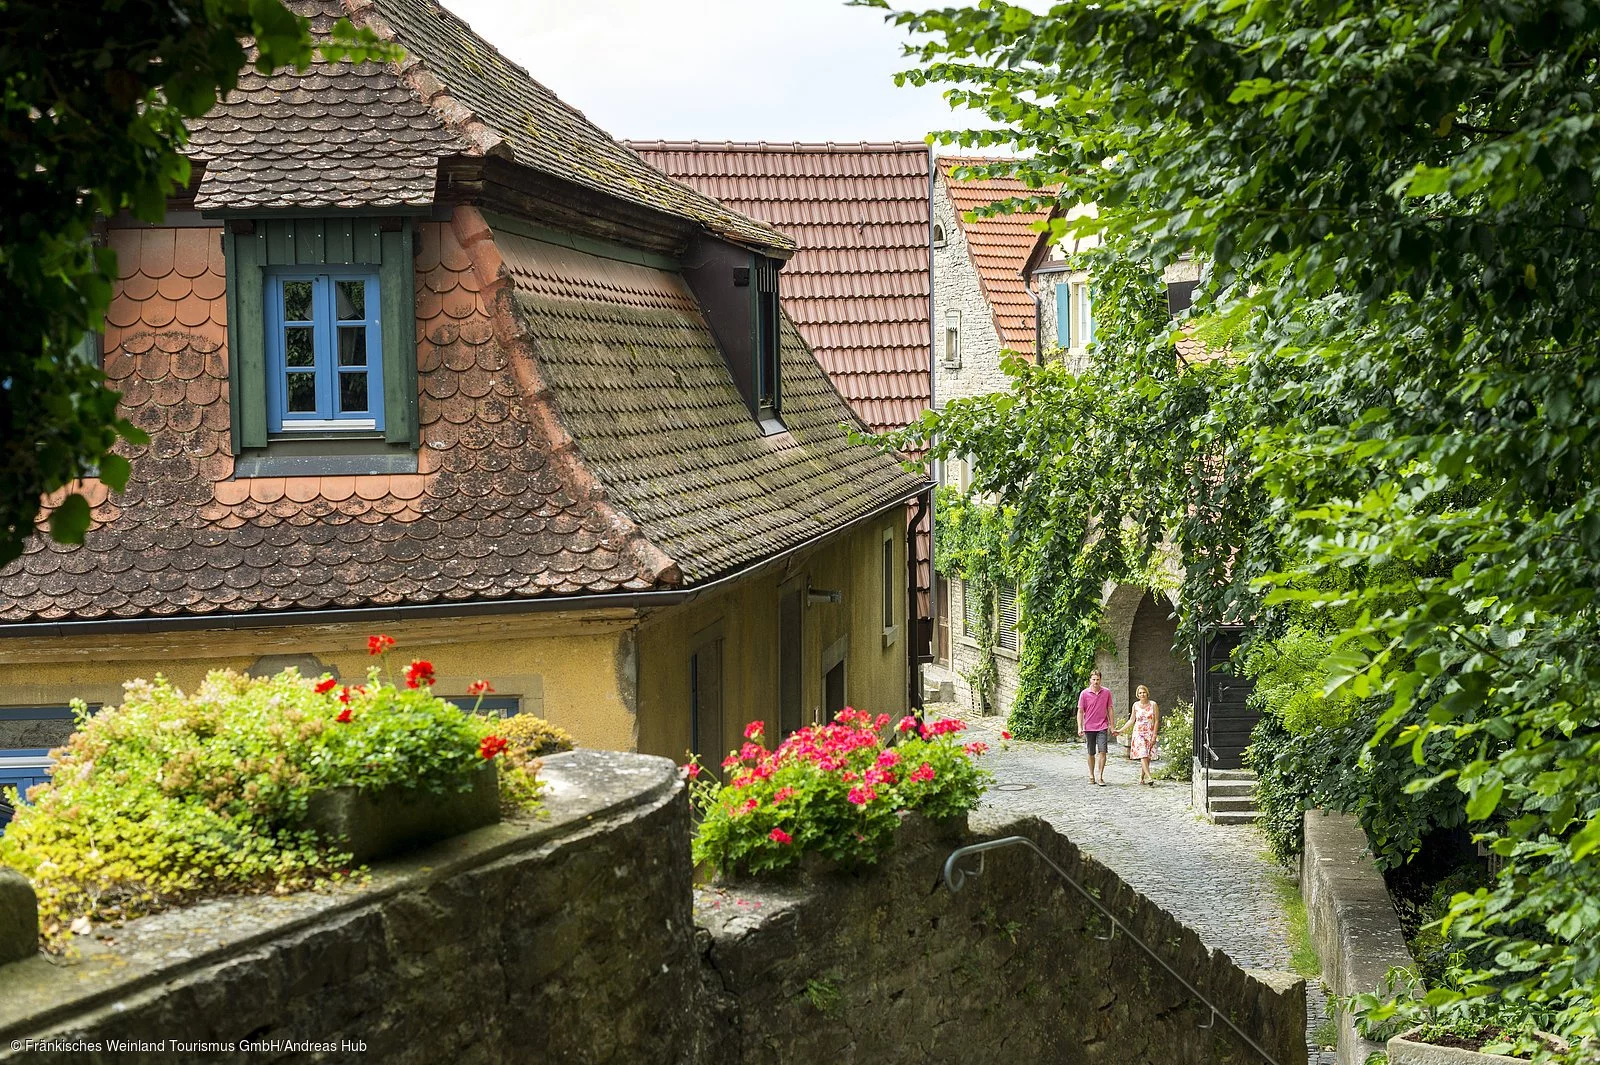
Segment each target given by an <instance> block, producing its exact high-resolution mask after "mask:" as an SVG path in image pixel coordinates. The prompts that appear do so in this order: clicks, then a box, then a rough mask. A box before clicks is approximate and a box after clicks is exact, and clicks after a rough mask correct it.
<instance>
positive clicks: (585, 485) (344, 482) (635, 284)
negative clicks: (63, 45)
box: [0, 208, 920, 627]
mask: <svg viewBox="0 0 1600 1065" xmlns="http://www.w3.org/2000/svg"><path fill="white" fill-rule="evenodd" d="M217 235H218V234H217V230H216V229H211V228H188V229H165V228H162V229H113V230H112V231H111V233H110V243H111V246H112V248H113V249H114V250H116V251H117V253H118V262H119V264H120V265H121V268H122V271H123V276H122V277H121V278H119V280H118V281H117V285H116V289H115V294H114V298H113V300H112V304H111V308H110V311H109V313H108V316H107V317H108V321H107V329H106V334H105V337H106V339H105V344H106V352H107V354H106V361H105V368H106V374H107V376H108V377H109V378H110V379H111V381H112V384H113V385H114V386H115V387H116V388H118V389H120V390H121V392H122V404H123V408H124V410H125V412H126V414H127V417H128V418H129V420H130V421H132V422H133V423H134V424H135V425H137V426H139V427H140V428H141V429H143V430H144V431H145V432H147V433H148V434H149V435H150V443H149V444H148V445H144V446H140V447H128V446H126V445H123V446H122V447H121V448H120V451H121V453H122V454H124V455H126V456H127V457H129V458H130V459H132V460H133V474H132V477H131V478H130V479H129V482H128V487H127V489H126V491H124V492H121V493H117V494H109V493H108V492H107V491H106V488H105V486H104V485H103V484H101V483H100V482H98V481H90V482H88V483H86V484H84V485H75V486H73V487H74V488H80V489H81V490H83V491H84V492H85V494H86V495H87V496H88V498H89V502H90V504H91V517H92V524H91V527H90V530H89V532H88V535H87V536H86V538H85V541H84V544H83V545H82V546H81V547H71V546H68V545H63V544H58V543H55V542H54V541H52V540H51V539H50V538H49V536H47V535H43V534H42V533H41V534H40V535H37V536H34V537H33V538H32V539H31V540H30V541H29V543H28V545H27V548H26V550H25V552H24V554H23V556H22V557H21V558H20V559H17V560H16V561H14V562H12V563H11V564H9V565H8V566H6V567H5V568H4V569H0V627H3V624H4V623H6V622H31V621H53V620H58V619H67V618H72V619H95V618H111V619H126V618H140V617H152V616H155V617H159V616H172V615H179V614H182V615H202V616H203V615H227V614H237V613H242V612H246V611H249V612H258V611H277V610H282V611H289V610H314V609H326V608H346V607H367V606H388V605H394V604H400V603H406V604H421V603H448V602H459V601H466V600H472V601H489V600H513V599H533V598H548V597H552V596H572V595H581V594H583V593H590V592H628V591H645V590H653V589H670V588H675V587H680V586H682V585H683V584H684V583H685V582H686V581H687V582H690V583H692V582H695V581H699V580H702V579H704V578H706V577H709V576H713V575H716V574H718V573H721V572H723V571H725V570H727V569H730V568H733V567H737V566H740V565H742V564H745V563H748V562H753V561H759V560H760V559H762V558H765V557H767V556H769V555H770V554H772V553H774V552H776V551H779V550H782V549H784V548H787V547H791V546H795V545H797V544H799V543H802V542H803V541H805V540H806V539H808V538H810V537H813V536H816V535H818V534H820V533H825V532H828V531H831V530H833V529H836V528H838V527H839V526H840V525H842V524H843V523H844V522H847V521H849V520H850V519H851V518H854V517H857V516H859V515H863V514H866V513H870V512H872V511H873V510H875V509H877V508H880V507H882V506H884V505H886V504H887V503H889V502H893V501H894V500H896V499H899V498H902V497H904V496H906V495H908V494H910V493H911V492H913V491H915V489H916V488H917V487H918V485H919V483H920V481H919V479H918V478H916V477H914V476H911V475H909V474H906V473H904V472H903V471H902V470H901V469H900V467H899V465H898V464H897V463H895V462H894V461H892V460H891V459H889V458H888V457H886V456H884V455H882V454H881V453H880V452H878V451H877V450H876V449H874V448H871V447H869V446H866V445H852V444H850V443H849V440H848V437H847V436H846V434H845V432H844V430H843V429H842V428H841V427H840V423H841V422H848V421H850V420H851V415H850V412H849V409H848V408H847V407H846V406H845V404H844V402H843V401H842V400H841V399H840V398H839V396H838V394H837V393H836V392H835V391H834V390H833V388H832V387H831V386H830V385H829V384H828V381H827V378H826V377H825V376H824V375H823V373H822V371H821V369H820V368H819V367H818V366H817V364H816V362H815V360H814V359H812V358H811V356H810V355H809V353H807V351H806V350H805V347H804V344H803V343H802V342H801V340H800V338H799V336H798V335H797V334H795V333H794V332H793V330H792V329H791V330H786V331H785V333H784V349H783V370H784V374H785V390H784V397H785V403H784V414H785V417H786V418H787V420H788V422H789V425H790V429H791V432H790V433H787V434H781V435H779V436H774V437H763V436H762V435H761V434H760V432H759V431H758V430H757V428H756V424H755V421H754V419H753V418H752V417H751V415H750V413H749V411H748V409H747V408H746V407H745V406H744V401H743V399H742V397H741V396H740V394H739V392H738V390H737V388H736V386H735V385H734V383H733V380H732V377H731V376H730V375H729V373H728V370H727V367H726V365H725V363H724V362H723V360H722V356H721V354H720V353H719V352H718V349H717V348H716V346H715V343H714V341H713V340H712V338H711V335H710V332H709V330H708V329H707V327H706V325H705V322H704V320H703V319H702V318H701V317H700V312H699V309H698V308H697V306H696V305H695V303H694V301H693V299H692V298H691V297H690V296H689V294H688V292H687V291H686V290H685V289H684V288H683V285H682V281H681V279H679V277H678V276H677V275H676V274H673V273H669V272H665V271H658V270H653V269H650V268H646V267H638V266H628V265H624V264H620V263H615V262H613V261H611V260H607V259H599V258H595V257H593V256H590V255H584V254H581V253H578V252H571V251H566V250H563V249H557V248H554V247H552V246H550V245H544V244H538V243H535V242H533V241H530V240H524V239H522V238H517V237H513V236H510V235H509V234H497V235H491V233H490V231H489V229H488V227H487V226H486V225H484V224H483V221H482V219H481V218H480V217H479V216H478V214H477V212H476V211H475V210H473V209H471V208H458V209H457V211H456V214H455V218H454V220H453V221H452V222H449V223H441V222H423V223H418V252H417V257H416V270H417V297H416V303H417V334H418V335H417V345H418V376H419V385H420V393H419V400H418V403H419V406H418V413H419V421H420V422H421V436H422V447H421V450H420V452H419V457H418V459H419V466H418V472H417V473H415V474H395V475H376V476H353V477H351V476H337V477H336V476H323V477H251V478H240V479H234V478H233V471H234V459H233V456H232V455H231V454H230V452H229V446H228V441H229V417H228V405H227V390H228V379H227V378H228V374H227V365H226V362H225V359H224V356H223V352H224V349H225V344H226V339H227V336H226V334H227V324H226V300H225V299H224V281H223V278H224V274H223V263H222V255H221V251H220V242H219V241H218V239H217ZM502 256H503V258H502ZM508 267H509V269H507V268H508ZM508 287H512V288H513V291H514V302H515V307H514V308H513V300H511V299H507V298H506V297H505V292H504V290H505V289H506V288H508ZM41 520H42V519H41Z"/></svg>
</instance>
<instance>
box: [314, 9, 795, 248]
mask: <svg viewBox="0 0 1600 1065" xmlns="http://www.w3.org/2000/svg"><path fill="white" fill-rule="evenodd" d="M335 3H336V4H338V5H340V6H342V7H343V8H344V10H345V11H347V12H348V13H349V15H350V17H351V19H352V20H353V21H356V22H358V23H359V24H364V25H366V26H368V27H369V28H371V29H372V30H373V32H374V33H376V34H377V35H378V36H379V37H380V38H381V39H383V40H385V41H394V42H398V43H400V44H402V45H403V46H405V47H406V51H407V55H406V57H405V58H404V59H403V60H401V61H400V62H399V63H398V64H388V65H389V66H390V67H391V68H393V69H396V70H397V72H398V73H399V75H400V77H401V79H402V80H403V81H405V83H406V84H407V87H408V88H410V89H411V91H413V92H415V93H416V94H417V95H418V97H419V99H420V100H421V101H422V102H423V103H424V104H425V105H426V106H428V107H429V108H431V109H432V110H433V111H434V113H435V114H437V115H439V116H440V118H441V119H443V120H444V122H445V124H446V126H447V127H448V128H449V129H451V130H452V131H453V132H455V133H456V134H457V135H458V136H460V137H461V138H462V139H463V140H464V141H465V142H466V143H467V144H468V145H469V146H470V147H471V148H472V149H473V151H471V152H469V154H475V155H491V154H492V155H497V156H500V157H503V158H506V159H508V160H510V161H512V162H514V163H516V164H518V165H519V166H523V167H527V168H528V169H530V170H533V171H537V172H541V173H545V174H549V175H551V176H553V177H557V178H561V179H564V180H570V181H575V182H577V183H578V184H580V185H584V184H586V185H589V186H591V187H593V188H595V189H596V190H597V191H599V192H601V193H603V194H606V195H609V196H611V197H613V198H616V199H621V200H624V201H629V202H636V203H641V204H643V205H644V206H646V207H649V208H651V209H652V210H656V211H659V212H661V213H663V214H666V215H669V216H674V217H678V218H681V219H683V220H685V221H688V222H691V223H693V224H694V225H697V226H699V227H700V228H702V229H704V230H706V231H708V232H710V233H713V234H715V235H716V236H719V237H721V238H723V239H726V240H732V241H734V242H736V243H744V244H747V245H750V246H755V247H766V248H770V249H772V250H775V251H778V252H780V253H782V252H791V253H792V251H793V249H794V243H793V241H792V240H791V239H790V238H789V237H788V236H787V235H786V234H784V233H783V232H781V231H780V230H778V229H777V228H775V227H773V226H771V225H769V224H767V223H765V222H762V221H760V220H759V219H754V218H751V217H749V216H748V215H745V214H743V213H741V212H739V211H736V210H734V209H733V208H730V207H728V206H727V205H726V204H723V203H722V202H721V201H719V200H717V199H715V198H714V197H710V196H707V195H706V194H704V193H703V192H701V191H699V190H698V189H696V188H695V187H694V186H692V185H690V184H688V183H687V182H684V181H680V180H678V179H676V178H673V177H671V176H670V175H668V174H666V173H664V172H663V171H661V170H659V169H657V168H655V167H652V166H651V165H650V164H649V163H647V162H645V161H644V160H643V159H642V158H640V157H639V154H638V153H637V152H635V151H634V150H633V149H631V148H630V147H629V146H628V145H627V143H626V142H624V141H622V140H619V139H618V138H616V137H613V136H612V135H611V134H610V133H608V132H607V131H606V130H604V129H602V128H601V127H600V126H599V125H598V124H596V123H595V122H593V121H591V120H590V119H589V117H588V116H587V115H585V114H584V113H583V112H582V111H580V110H578V109H577V108H576V107H573V106H572V105H571V104H569V103H568V102H567V101H566V100H564V99H562V98H561V97H560V96H559V95H558V94H556V93H555V92H553V91H551V89H550V88H549V86H547V85H545V84H544V83H543V82H541V81H539V80H538V79H537V78H535V77H534V76H533V75H532V74H531V73H530V72H529V71H528V69H527V68H526V67H524V66H522V65H521V64H519V63H517V62H516V61H514V60H513V59H511V57H510V56H508V55H506V53H505V52H503V51H501V50H500V49H499V48H498V47H496V46H495V45H494V44H493V43H492V42H490V41H489V39H488V38H486V37H484V36H483V35H482V34H480V33H479V32H478V31H477V30H475V29H473V28H472V25H471V23H469V22H467V21H466V19H464V18H462V17H461V16H460V15H458V14H456V13H455V12H454V11H451V10H450V9H449V8H447V7H445V6H443V5H442V4H440V3H438V2H437V0H335ZM385 5H389V6H392V7H394V8H395V9H396V10H395V11H394V12H391V11H390V10H389V9H388V7H386V6H385ZM408 7H409V8H411V9H414V10H409V11H408V10H405V9H406V8H408ZM423 13H426V15H431V16H433V17H435V18H437V19H439V20H440V21H441V22H442V23H445V24H447V25H449V28H450V32H452V33H455V34H458V35H460V36H461V37H462V38H463V39H464V40H466V41H468V42H469V43H470V45H471V46H472V48H474V49H476V48H479V47H481V48H482V49H483V54H482V58H484V59H488V58H489V57H491V56H492V57H493V61H494V63H491V64H487V65H494V64H495V63H498V64H504V67H505V69H506V70H507V71H508V72H510V73H512V74H514V75H515V76H516V78H521V79H526V86H525V91H526V90H531V91H532V95H533V97H534V98H535V101H536V102H535V103H534V104H532V105H531V106H534V107H538V108H543V107H548V106H551V105H553V106H554V107H555V108H558V109H559V111H560V112H561V113H564V114H565V115H567V116H570V118H571V119H573V120H574V121H575V122H576V123H577V124H578V125H579V127H581V128H582V129H583V131H584V133H585V134H586V135H587V134H593V135H594V136H595V137H597V138H599V139H600V141H603V142H606V143H609V144H610V145H612V146H613V147H614V148H615V149H616V150H617V152H618V153H621V154H620V155H617V156H611V157H609V158H608V156H607V154H606V153H604V152H601V153H599V154H596V155H591V156H590V157H588V158H587V159H586V160H585V164H586V166H578V167H568V168H566V169H563V168H561V167H554V168H553V167H551V166H550V165H548V161H547V160H546V161H541V160H539V159H538V158H537V157H530V156H528V155H525V154H524V152H523V151H522V150H521V149H519V147H518V144H519V143H521V142H523V141H526V140H527V136H528V132H529V131H528V130H523V129H513V128H497V126H503V125H504V123H501V122H499V120H498V119H496V118H495V117H494V115H493V114H492V112H493V110H494V107H493V106H486V105H485V101H484V99H479V100H478V101H477V102H476V103H474V102H472V101H471V99H470V97H471V93H468V92H463V91H462V89H463V87H464V86H462V85H453V84H451V82H450V80H449V74H448V72H447V71H441V70H440V69H437V68H438V66H439V63H438V62H437V61H436V60H437V59H438V55H430V54H429V53H427V51H426V49H423V48H418V47H414V46H413V45H414V43H415V42H412V41H409V40H407V35H408V34H409V33H411V32H412V31H413V30H414V29H415V27H411V26H409V25H408V21H407V20H408V19H409V18H411V17H413V16H415V15H422V14H423ZM397 15H398V24H397V19H396V16H397ZM430 43H436V42H430ZM439 54H442V55H448V54H449V53H448V51H446V52H441V53H439ZM468 62H469V64H470V63H472V62H474V60H473V59H472V58H471V57H469V58H468ZM445 66H446V67H448V66H449V64H448V63H445ZM472 73H473V75H474V76H475V77H478V78H479V80H481V72H479V71H478V70H477V69H476V67H473V68H472ZM462 80H463V81H469V82H470V81H472V79H471V78H465V77H463V79H462ZM467 87H469V88H475V89H477V90H479V91H482V90H483V88H484V87H483V86H482V85H474V86H467ZM498 88H499V89H501V90H508V89H509V90H511V91H512V92H513V94H514V91H515V89H516V88H517V86H509V87H508V86H505V85H503V84H502V85H500V86H498ZM513 106H515V105H513ZM486 111H487V112H491V113H489V114H486ZM502 117H504V116H502ZM491 123H495V124H491ZM534 136H535V137H537V133H535V134H534ZM597 143H598V142H597ZM523 147H524V148H525V147H526V145H525V144H524V145H523ZM624 157H626V158H629V159H631V160H633V162H635V163H637V165H638V166H640V167H643V168H645V170H646V171H648V172H650V173H651V175H652V176H651V179H650V181H649V182H647V183H646V184H648V185H652V186H653V185H655V184H656V180H655V179H659V181H660V182H661V183H664V186H665V187H670V188H671V189H673V190H674V191H673V194H672V196H671V197H668V198H667V200H666V201H664V200H663V199H662V197H661V196H660V195H652V193H654V192H656V191H657V190H655V189H652V188H648V187H646V185H642V184H640V181H639V179H640V178H641V177H642V176H643V175H639V174H629V173H627V170H628V169H629V168H628V166H627V165H626V164H625V163H624ZM619 164H622V168H621V169H619ZM586 167H587V168H586ZM618 178H621V179H622V180H623V184H624V185H629V184H631V185H632V186H633V192H632V194H630V195H625V194H624V190H622V189H619V187H618V186H617V185H616V179H618ZM679 196H681V197H682V198H683V201H684V202H683V203H681V204H680V203H673V202H671V200H672V199H673V198H676V197H679Z"/></svg>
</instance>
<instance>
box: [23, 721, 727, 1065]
mask: <svg viewBox="0 0 1600 1065" xmlns="http://www.w3.org/2000/svg"><path fill="white" fill-rule="evenodd" d="M545 776H546V778H547V779H548V781H549V783H550V792H549V800H548V804H547V805H548V809H549V814H550V816H549V818H548V819H547V820H545V821H541V822H536V823H534V824H532V825H524V826H516V825H497V826H494V827H491V828H485V829H480V830H479V831H477V832H473V833H471V834H469V835H466V836H463V837H460V838H458V839H456V840H453V841H450V842H448V843H445V844H442V845H440V846H438V847H435V848H432V849H430V850H428V851H425V852H421V853H419V854H418V855H417V856H416V857H415V858H411V859H407V860H403V861H397V862H391V863H386V864H384V865H382V866H379V867H377V868H375V869H374V871H373V874H372V879H371V882H370V883H368V884H367V885H365V886H364V887H361V888H359V889H352V890H348V891H335V892H325V893H308V894H302V895H293V896H288V897H286V898H271V897H249V898H233V899H224V900H220V901H217V902H211V903H206V904H203V905H199V906H195V907H191V908H189V909H186V910H181V911H174V912H171V913H166V914H159V915H157V916H154V917H149V918H145V919H143V920H140V921H135V922H133V923H131V924H130V925H128V926H127V927H125V928H122V929H115V930H112V931H111V932H110V936H111V939H112V941H110V942H104V941H99V940H95V939H92V938H86V939H80V940H79V941H78V943H79V944H80V946H79V952H80V956H79V957H78V958H77V959H75V960H73V961H71V962H69V963H65V964H61V963H52V962H51V961H48V960H46V959H45V958H44V957H43V956H38V957H35V958H33V959H31V960H28V961H23V962H18V963H16V964H13V965H8V966H4V967H0V1061H11V1060H15V1061H19V1062H21V1061H25V1062H28V1063H30V1065H32V1063H38V1062H55V1061H61V1062H66V1061H71V1062H73V1063H77V1065H82V1063H95V1062H130V1061H146V1060H162V1061H177V1062H187V1061H206V1062H233V1061H240V1062H243V1061H250V1062H256V1063H262V1062H303V1061H308V1060H322V1061H330V1062H347V1061H348V1062H355V1061H364V1062H383V1063H385V1065H408V1063H416V1065H437V1063H439V1062H446V1061H448V1062H452V1063H461V1065H469V1063H501V1062H506V1063H509V1062H530V1063H531V1062H572V1063H590V1062H619V1061H628V1062H662V1063H673V1065H677V1063H680V1062H688V1061H694V1060H695V1059H696V1056H697V1055H698V1053H699V1051H698V1049H697V1040H698V1039H699V1038H700V1030H699V1027H698V1021H697V1019H696V1016H695V1014H694V1012H693V1011H692V1010H690V1009H685V1008H684V1004H686V1003H692V1002H694V1001H695V1000H696V996H697V994H698V987H699V981H700V976H699V963H698V960H697V958H696V956H695V953H694V946H693V928H692V925H691V919H690V877H691V869H690V863H689V855H688V851H687V849H686V848H685V847H684V846H683V845H682V841H683V840H684V839H685V838H686V835H687V833H688V831H689V817H688V806H687V804H686V803H685V801H684V794H683V788H682V785H681V783H680V782H679V780H678V774H677V772H676V770H675V768H674V767H673V765H672V763H671V762H669V761H667V760H666V759H664V758H647V757H643V756H639V755H627V754H613V753H606V752H597V751H576V752H572V753H569V754H563V755H557V756H555V757H553V758H550V759H549V760H548V761H547V762H546V769H545ZM29 1039H42V1040H58V1041H61V1042H64V1043H67V1044H71V1043H90V1044H93V1043H98V1044H100V1045H101V1046H102V1049H101V1050H99V1051H95V1050H92V1049H91V1050H87V1051H65V1052H60V1053H51V1052H44V1053H38V1052H32V1051H29V1050H28V1049H26V1048H24V1049H23V1050H22V1051H21V1052H18V1053H13V1052H11V1050H10V1048H11V1047H12V1046H13V1045H14V1043H13V1041H14V1040H29ZM113 1039H117V1040H130V1041H140V1040H143V1041H147V1042H157V1041H160V1040H163V1039H164V1040H167V1045H166V1047H165V1049H164V1050H161V1051H157V1052H155V1053H152V1054H146V1055H140V1054H137V1053H118V1052H116V1051H114V1050H112V1049H110V1048H109V1045H108V1041H109V1040H113ZM177 1040H183V1041H188V1042H193V1043H207V1042H214V1043H220V1044H224V1045H226V1044H229V1043H231V1044H233V1045H234V1047H235V1049H234V1050H233V1051H226V1050H223V1051H220V1052H206V1053H202V1052H196V1051H195V1050H193V1049H186V1048H183V1047H178V1046H176V1045H175V1043H174V1041H177ZM285 1040H301V1041H305V1040H310V1041H316V1042H320V1043H326V1044H331V1049H329V1050H327V1051H326V1052H323V1053H320V1054H319V1053H308V1052H306V1051H305V1050H304V1049H302V1048H297V1047H287V1046H282V1045H280V1046H278V1047H277V1049H272V1048H271V1044H273V1043H274V1042H279V1043H281V1041H285ZM247 1041H248V1042H251V1043H261V1044H268V1048H267V1049H264V1050H260V1051H256V1052H249V1051H246V1050H245V1049H243V1046H242V1045H243V1044H244V1043H245V1042H247ZM341 1044H346V1045H344V1046H343V1047H341ZM358 1044H360V1045H364V1049H357V1045H358Z"/></svg>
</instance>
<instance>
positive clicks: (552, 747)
mask: <svg viewBox="0 0 1600 1065" xmlns="http://www.w3.org/2000/svg"><path fill="white" fill-rule="evenodd" d="M495 732H496V733H497V734H498V735H500V736H502V737H504V739H505V741H506V744H507V746H506V753H507V754H518V755H522V756H525V757H528V758H543V757H544V756H545V755H548V754H560V753H561V752H562V751H570V750H572V748H573V747H575V746H576V744H575V743H574V742H573V739H572V735H571V733H569V732H567V730H566V729H562V728H557V727H556V726H555V725H552V724H550V722H548V721H546V720H545V719H544V718H542V717H536V716H535V715H533V714H513V715H512V716H511V717H508V718H505V719H503V720H501V721H500V723H499V724H497V725H496V726H495Z"/></svg>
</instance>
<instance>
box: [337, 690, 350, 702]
mask: <svg viewBox="0 0 1600 1065" xmlns="http://www.w3.org/2000/svg"><path fill="white" fill-rule="evenodd" d="M339 701H340V702H341V703H345V704H346V705H348V704H349V702H350V689H349V688H340V689H339Z"/></svg>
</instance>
